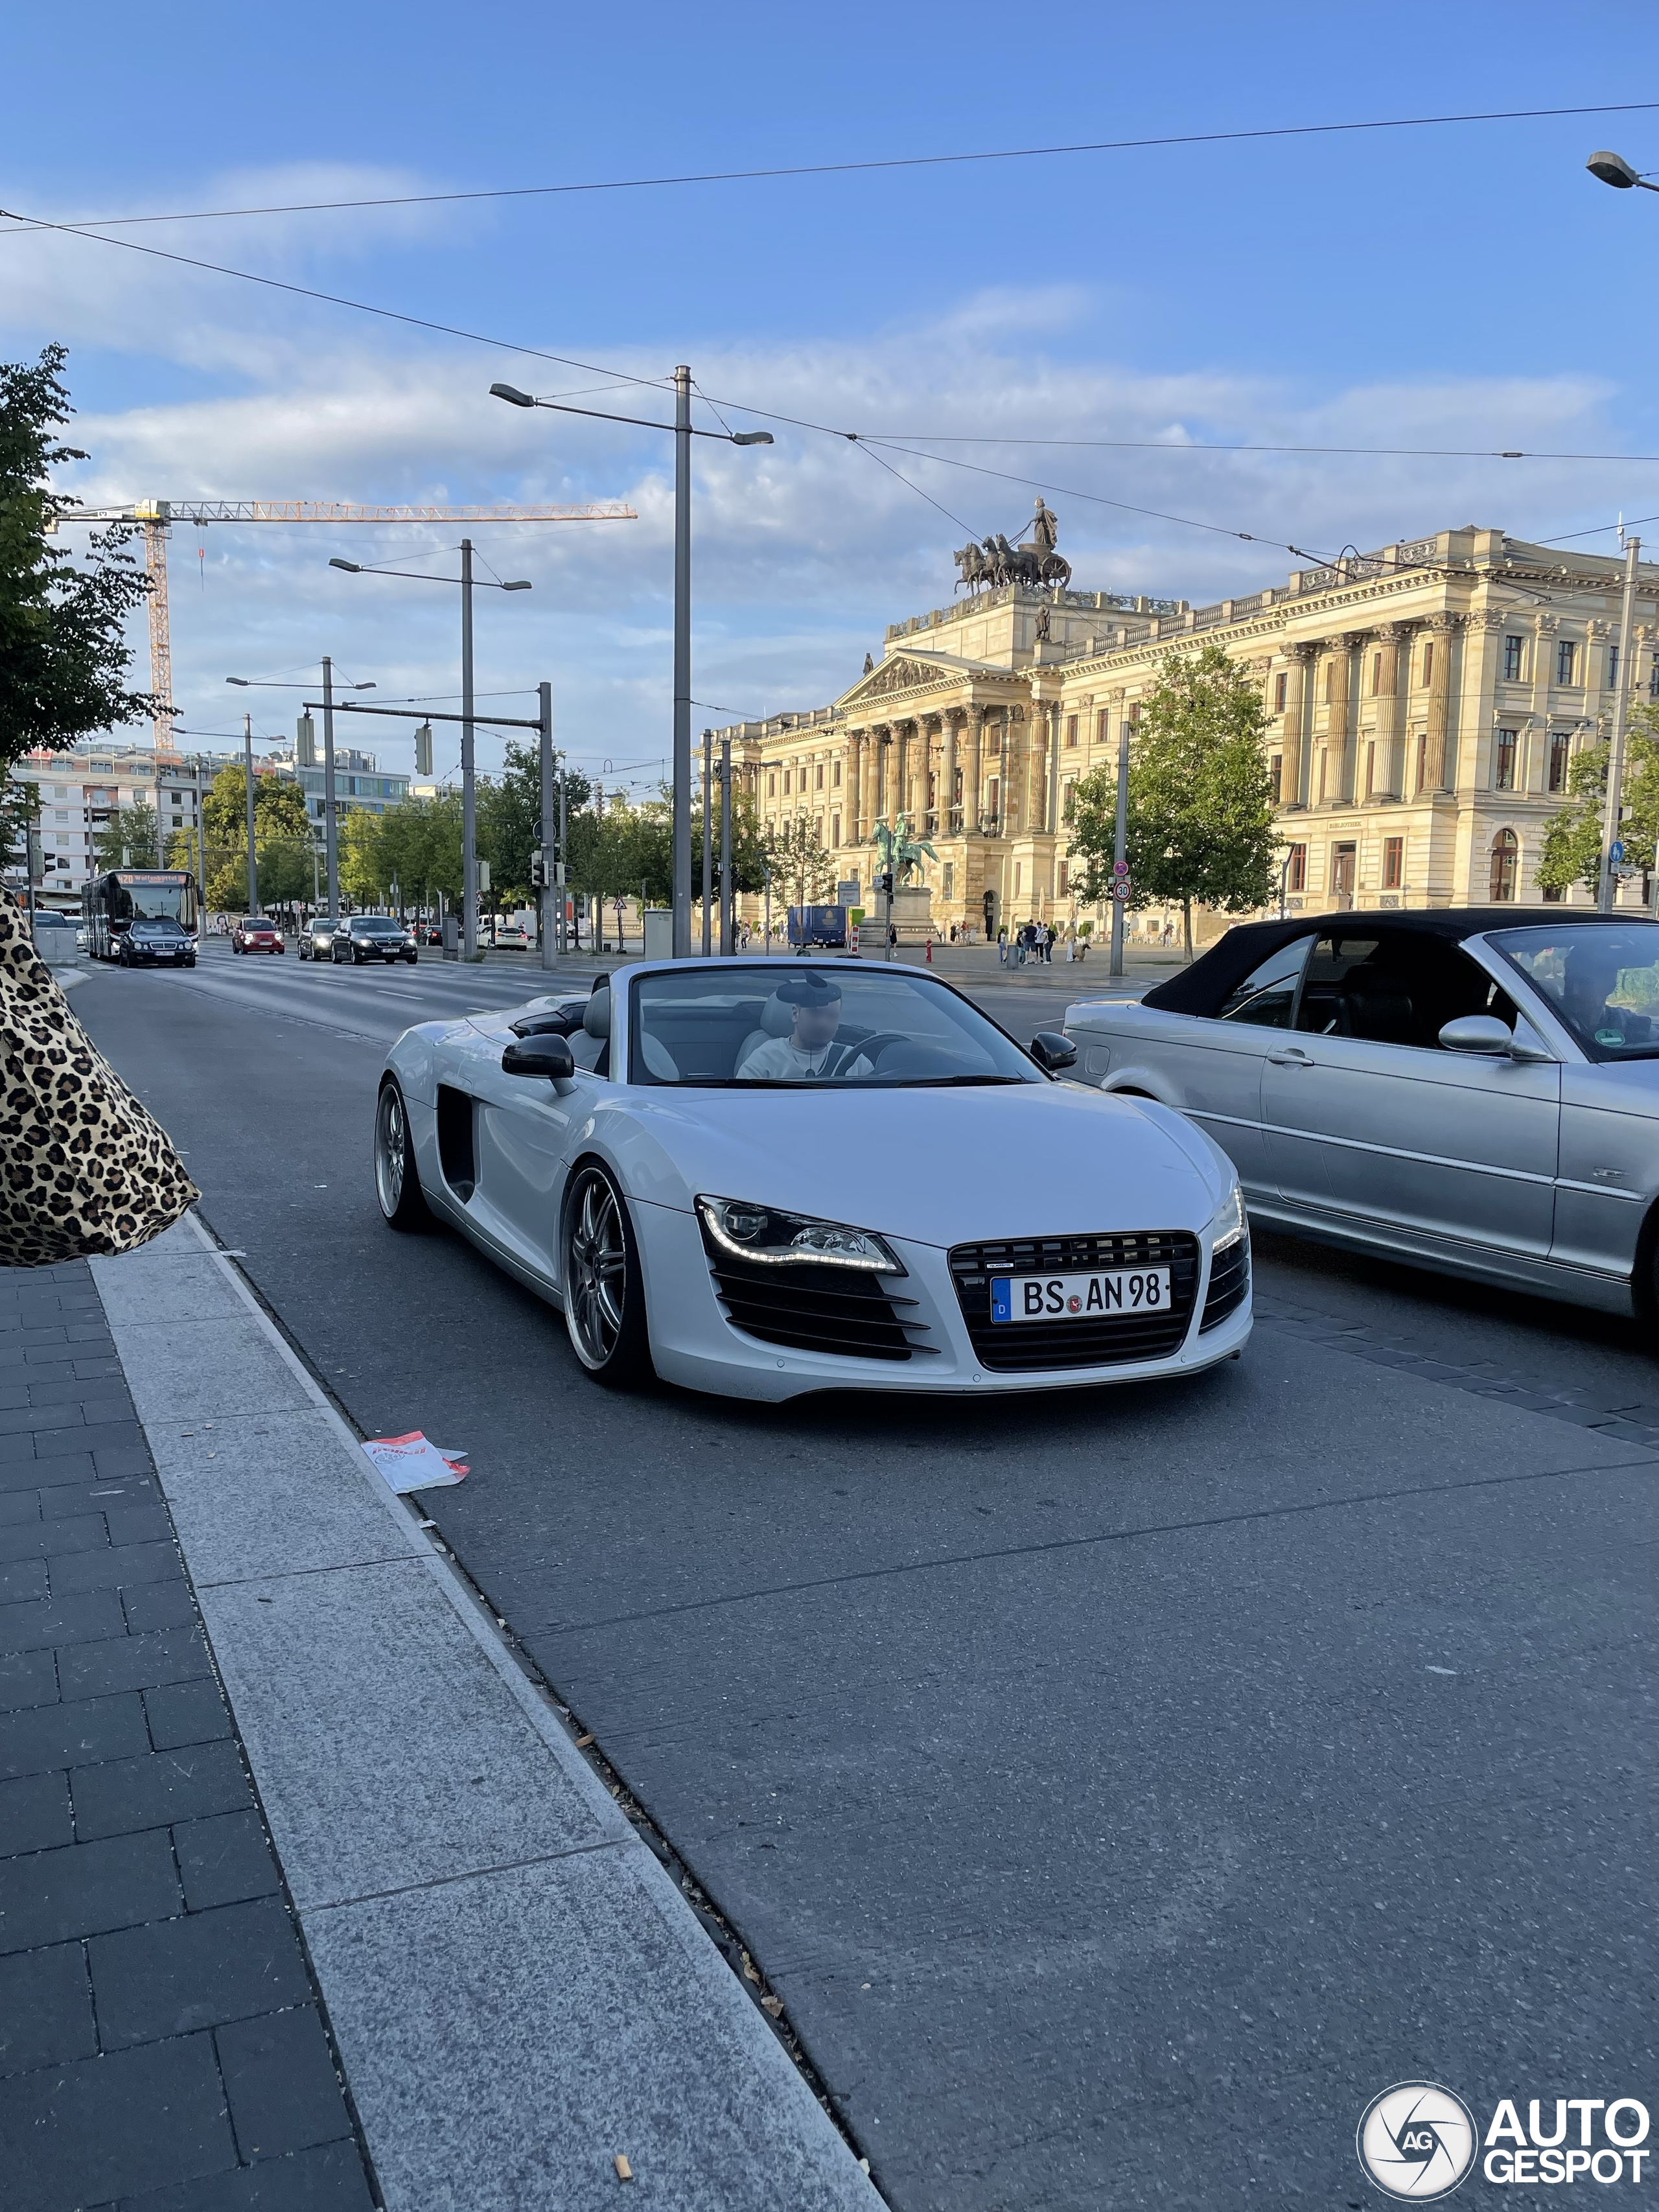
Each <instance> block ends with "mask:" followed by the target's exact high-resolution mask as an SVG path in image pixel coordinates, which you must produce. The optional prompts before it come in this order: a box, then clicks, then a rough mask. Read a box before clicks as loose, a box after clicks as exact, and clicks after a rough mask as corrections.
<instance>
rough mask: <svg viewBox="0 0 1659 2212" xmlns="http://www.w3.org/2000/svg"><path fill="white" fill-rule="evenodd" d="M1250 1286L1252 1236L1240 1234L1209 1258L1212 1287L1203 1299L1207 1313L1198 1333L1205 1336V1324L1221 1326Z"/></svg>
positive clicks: (1235, 1310)
mask: <svg viewBox="0 0 1659 2212" xmlns="http://www.w3.org/2000/svg"><path fill="white" fill-rule="evenodd" d="M1249 1287H1250V1240H1249V1237H1240V1238H1239V1239H1238V1241H1237V1243H1233V1244H1230V1245H1229V1246H1228V1247H1227V1249H1226V1250H1225V1252H1218V1253H1217V1254H1216V1255H1214V1257H1213V1258H1212V1260H1211V1261H1210V1289H1209V1294H1208V1296H1207V1297H1206V1298H1205V1301H1204V1317H1203V1319H1202V1320H1201V1321H1200V1322H1199V1324H1198V1333H1199V1334H1200V1336H1202V1335H1203V1334H1204V1332H1205V1330H1206V1328H1220V1326H1221V1324H1222V1322H1224V1321H1225V1320H1226V1318H1227V1316H1229V1315H1230V1314H1236V1313H1237V1311H1238V1309H1239V1308H1240V1306H1242V1305H1243V1303H1244V1300H1245V1297H1246V1296H1247V1294H1248V1293H1249Z"/></svg>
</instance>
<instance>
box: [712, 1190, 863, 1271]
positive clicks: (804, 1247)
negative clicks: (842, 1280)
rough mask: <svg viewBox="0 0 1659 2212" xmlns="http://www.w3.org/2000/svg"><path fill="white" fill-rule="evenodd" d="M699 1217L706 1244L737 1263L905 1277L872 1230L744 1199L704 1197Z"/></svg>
mask: <svg viewBox="0 0 1659 2212" xmlns="http://www.w3.org/2000/svg"><path fill="white" fill-rule="evenodd" d="M697 1218H698V1219H699V1221H700V1222H701V1223H702V1232H703V1239H704V1242H705V1243H708V1244H710V1245H712V1246H713V1247H714V1250H715V1251H716V1252H723V1253H725V1254H726V1255H728V1256H729V1257H731V1258H732V1259H737V1260H757V1261H760V1262H761V1263H762V1264H763V1266H767V1267H788V1266H790V1265H791V1264H793V1263H798V1262H799V1261H802V1260H810V1261H816V1262H817V1264H818V1265H819V1266H822V1267H857V1268H860V1269H861V1270H862V1271H863V1272H864V1273H866V1274H872V1275H902V1273H904V1267H903V1263H902V1261H901V1260H900V1259H899V1258H898V1255H896V1253H895V1252H893V1251H891V1250H890V1249H889V1247H888V1246H887V1245H886V1244H885V1243H883V1241H882V1239H881V1238H880V1237H877V1236H875V1235H873V1234H872V1232H871V1231H869V1230H867V1229H848V1228H846V1227H845V1226H844V1225H842V1223H841V1222H839V1221H815V1220H813V1218H811V1215H810V1214H805V1213H780V1212H778V1210H777V1208H776V1207H775V1206H751V1205H750V1204H748V1203H747V1202H746V1201H745V1200H743V1199H738V1198H700V1199H699V1200H697Z"/></svg>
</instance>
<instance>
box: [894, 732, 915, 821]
mask: <svg viewBox="0 0 1659 2212" xmlns="http://www.w3.org/2000/svg"><path fill="white" fill-rule="evenodd" d="M909 727H910V725H909V724H908V722H895V723H894V725H893V745H894V752H893V803H892V806H891V808H890V810H889V811H890V813H891V815H892V817H893V820H894V822H895V823H896V822H897V819H898V817H899V816H900V815H901V814H902V813H903V812H904V811H905V801H906V797H907V793H906V789H905V787H906V786H907V784H908V782H909V780H910V739H909V736H908V731H909Z"/></svg>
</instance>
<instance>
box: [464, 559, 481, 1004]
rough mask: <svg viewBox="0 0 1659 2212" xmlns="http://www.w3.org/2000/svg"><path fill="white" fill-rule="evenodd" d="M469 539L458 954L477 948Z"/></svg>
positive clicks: (466, 954) (471, 952) (469, 955)
mask: <svg viewBox="0 0 1659 2212" xmlns="http://www.w3.org/2000/svg"><path fill="white" fill-rule="evenodd" d="M472 703H473V702H472V540H471V538H462V540H461V897H462V906H463V910H462V914H461V957H462V959H463V960H471V959H475V958H476V957H477V951H478V782H477V775H476V774H475V773H474V769H475V763H476V756H475V753H474V750H473V742H472V740H473V724H472Z"/></svg>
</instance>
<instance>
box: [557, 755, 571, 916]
mask: <svg viewBox="0 0 1659 2212" xmlns="http://www.w3.org/2000/svg"><path fill="white" fill-rule="evenodd" d="M569 785H570V778H569V776H568V775H567V774H565V773H563V772H561V774H560V776H559V950H560V951H561V952H564V951H568V949H569V940H568V939H567V938H566V936H565V933H564V931H565V921H564V907H565V890H564V887H565V883H566V879H567V878H568V875H569V872H570V871H569V868H568V864H567V862H566V860H565V857H564V856H565V854H567V853H568V851H569V850H570V846H569V842H568V841H569V836H570V813H569V809H568V806H567V805H566V803H565V802H566V799H567V798H568V793H569Z"/></svg>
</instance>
